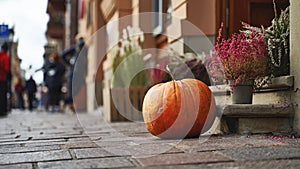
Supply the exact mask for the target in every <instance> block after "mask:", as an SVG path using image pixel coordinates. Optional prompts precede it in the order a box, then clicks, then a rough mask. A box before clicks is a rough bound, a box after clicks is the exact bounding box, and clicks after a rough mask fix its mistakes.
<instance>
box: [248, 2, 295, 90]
mask: <svg viewBox="0 0 300 169" xmlns="http://www.w3.org/2000/svg"><path fill="white" fill-rule="evenodd" d="M273 4H274V14H275V17H274V19H273V20H272V24H271V25H270V26H269V27H267V28H264V27H261V28H258V27H254V26H251V25H249V24H246V23H243V28H244V30H243V32H244V33H246V34H249V33H251V32H256V33H258V34H261V36H264V37H265V47H266V51H267V63H268V72H267V76H266V77H263V78H260V79H257V80H256V81H255V82H256V85H255V86H256V88H265V87H266V88H269V87H270V85H272V83H273V82H274V81H276V80H275V79H276V78H277V77H280V76H287V75H289V74H290V49H289V39H290V27H289V25H290V21H289V7H287V8H286V9H285V10H283V11H281V13H280V15H278V14H277V10H276V4H275V1H274V0H273ZM273 86H274V85H273Z"/></svg>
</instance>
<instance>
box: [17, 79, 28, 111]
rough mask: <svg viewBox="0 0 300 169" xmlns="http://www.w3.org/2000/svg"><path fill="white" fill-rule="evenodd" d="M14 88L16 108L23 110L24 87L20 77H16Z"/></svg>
mask: <svg viewBox="0 0 300 169" xmlns="http://www.w3.org/2000/svg"><path fill="white" fill-rule="evenodd" d="M14 89H15V93H16V96H17V108H18V109H21V110H24V109H25V107H24V98H23V94H24V90H25V87H24V84H23V82H22V79H21V78H20V77H18V78H17V81H16V84H15V87H14Z"/></svg>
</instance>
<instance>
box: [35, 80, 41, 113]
mask: <svg viewBox="0 0 300 169" xmlns="http://www.w3.org/2000/svg"><path fill="white" fill-rule="evenodd" d="M35 97H36V99H37V109H38V111H42V109H43V85H42V84H39V85H38V86H37V92H36V93H35Z"/></svg>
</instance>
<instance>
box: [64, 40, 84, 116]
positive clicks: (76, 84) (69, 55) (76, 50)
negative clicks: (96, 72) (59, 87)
mask: <svg viewBox="0 0 300 169" xmlns="http://www.w3.org/2000/svg"><path fill="white" fill-rule="evenodd" d="M79 55H82V57H79ZM61 56H62V58H63V60H64V62H65V63H66V65H67V66H68V67H69V73H68V98H67V99H66V101H65V102H66V104H69V106H70V109H71V110H73V111H75V110H74V104H73V99H74V97H76V95H77V94H78V93H79V91H80V89H81V88H82V87H83V86H85V77H86V73H87V57H86V56H87V48H86V47H85V42H84V39H83V38H82V37H80V38H79V39H78V40H77V43H76V45H73V46H71V47H70V48H69V49H66V50H64V51H63V52H62V54H61ZM76 62H79V65H80V66H77V69H79V70H75V64H76ZM74 72H75V73H76V77H75V79H74V78H73V75H74Z"/></svg>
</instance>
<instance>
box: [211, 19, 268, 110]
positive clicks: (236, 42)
mask: <svg viewBox="0 0 300 169" xmlns="http://www.w3.org/2000/svg"><path fill="white" fill-rule="evenodd" d="M222 29H223V24H222V25H221V28H220V30H219V36H218V37H217V41H216V43H215V45H214V47H215V51H214V52H215V55H216V57H217V59H218V60H219V62H220V63H221V64H222V67H223V70H224V74H225V78H226V79H227V81H228V82H229V83H230V85H231V87H232V103H248V104H250V103H252V91H253V84H254V79H256V78H258V77H263V76H265V75H266V72H267V57H266V47H265V38H264V33H263V32H259V33H258V32H257V31H254V30H252V29H250V30H249V31H248V33H245V32H242V31H241V32H239V33H234V34H233V35H232V36H231V37H229V38H228V39H223V38H222Z"/></svg>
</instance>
